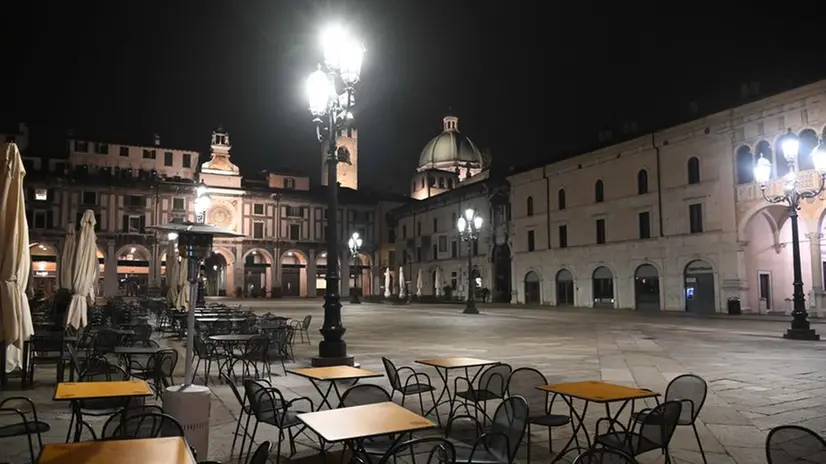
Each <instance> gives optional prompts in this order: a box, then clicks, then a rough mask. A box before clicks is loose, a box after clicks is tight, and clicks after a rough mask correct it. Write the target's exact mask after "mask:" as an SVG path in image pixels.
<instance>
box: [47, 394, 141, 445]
mask: <svg viewBox="0 0 826 464" xmlns="http://www.w3.org/2000/svg"><path fill="white" fill-rule="evenodd" d="M152 395H153V393H152V389H151V388H149V384H148V383H146V381H145V380H124V381H114V382H61V383H59V384H57V388H55V392H54V401H71V402H72V415H73V416H74V417H75V419H76V420H75V439H76V440H79V439H80V435H81V433H82V432H83V425H82V423H81V421H82V420H83V415H82V414H81V412H80V404H79V403H78V401H81V400H98V399H104V398H134V397H141V396H152ZM70 426H71V424H70ZM70 430H71V429H70ZM67 440H68V435H67Z"/></svg>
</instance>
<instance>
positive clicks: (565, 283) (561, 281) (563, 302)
mask: <svg viewBox="0 0 826 464" xmlns="http://www.w3.org/2000/svg"><path fill="white" fill-rule="evenodd" d="M556 305H557V306H573V305H574V275H573V274H572V273H571V271H569V270H568V269H562V270H561V271H559V272H557V273H556Z"/></svg>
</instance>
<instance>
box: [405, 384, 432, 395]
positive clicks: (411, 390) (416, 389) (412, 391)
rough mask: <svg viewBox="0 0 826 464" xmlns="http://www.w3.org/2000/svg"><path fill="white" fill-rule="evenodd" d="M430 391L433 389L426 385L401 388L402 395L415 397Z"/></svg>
mask: <svg viewBox="0 0 826 464" xmlns="http://www.w3.org/2000/svg"><path fill="white" fill-rule="evenodd" d="M431 390H434V388H433V387H432V386H431V385H428V384H426V383H412V384H410V385H406V386H404V387H402V389H401V392H402V394H403V395H417V394H419V393H426V392H429V391H431Z"/></svg>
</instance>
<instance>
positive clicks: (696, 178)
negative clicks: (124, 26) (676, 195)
mask: <svg viewBox="0 0 826 464" xmlns="http://www.w3.org/2000/svg"><path fill="white" fill-rule="evenodd" d="M688 183H689V184H699V183H700V159H699V158H697V157H696V156H692V157H691V158H689V159H688Z"/></svg>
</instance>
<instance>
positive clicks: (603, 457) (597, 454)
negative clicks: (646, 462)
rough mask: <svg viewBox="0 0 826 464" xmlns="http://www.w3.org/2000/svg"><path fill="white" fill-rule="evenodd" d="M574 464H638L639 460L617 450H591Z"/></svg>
mask: <svg viewBox="0 0 826 464" xmlns="http://www.w3.org/2000/svg"><path fill="white" fill-rule="evenodd" d="M574 464H637V460H636V459H634V458H632V457H631V456H629V455H627V454H625V453H623V452H622V451H618V450H615V449H611V448H591V449H589V450H587V451H585V452H584V453H582V454H580V455H579V456H577V457H576V459H574Z"/></svg>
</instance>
